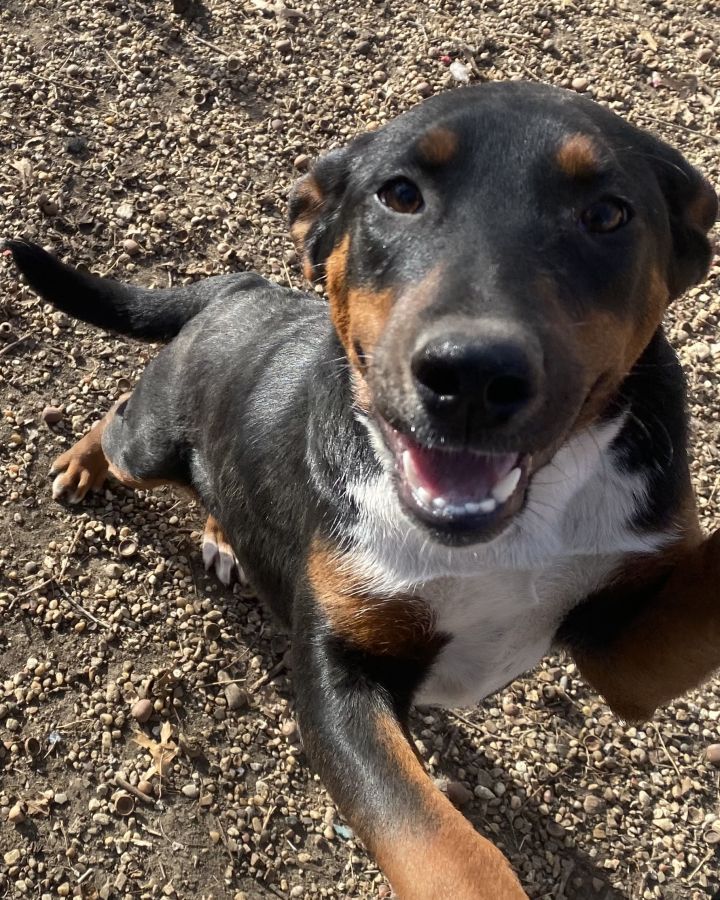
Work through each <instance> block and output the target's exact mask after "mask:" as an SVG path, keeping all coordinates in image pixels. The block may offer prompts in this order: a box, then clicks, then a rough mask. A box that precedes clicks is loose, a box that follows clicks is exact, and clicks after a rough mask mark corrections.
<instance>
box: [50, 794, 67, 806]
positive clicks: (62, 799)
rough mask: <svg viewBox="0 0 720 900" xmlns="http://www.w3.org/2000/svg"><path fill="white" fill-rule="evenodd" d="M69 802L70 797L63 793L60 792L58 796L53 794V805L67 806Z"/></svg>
mask: <svg viewBox="0 0 720 900" xmlns="http://www.w3.org/2000/svg"><path fill="white" fill-rule="evenodd" d="M67 802H68V796H67V794H65V793H63V792H62V791H58V793H57V794H53V803H57V805H58V806H65V804H66V803H67Z"/></svg>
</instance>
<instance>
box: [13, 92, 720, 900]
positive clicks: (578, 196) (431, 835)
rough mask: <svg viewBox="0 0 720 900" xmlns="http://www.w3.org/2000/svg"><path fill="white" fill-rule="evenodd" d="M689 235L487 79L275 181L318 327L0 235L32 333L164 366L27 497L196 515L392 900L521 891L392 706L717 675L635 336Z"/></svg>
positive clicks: (631, 135) (635, 163)
mask: <svg viewBox="0 0 720 900" xmlns="http://www.w3.org/2000/svg"><path fill="white" fill-rule="evenodd" d="M716 214H717V197H716V195H715V193H714V191H713V189H712V188H711V186H710V184H709V183H708V182H707V181H706V180H705V179H704V178H703V177H702V176H701V175H700V173H699V172H698V171H696V170H695V169H694V168H693V167H692V166H691V165H689V163H688V162H687V161H686V160H685V159H684V158H683V157H682V155H681V154H680V153H678V152H677V151H676V150H674V149H672V148H671V147H669V146H668V145H666V144H665V143H663V142H662V141H660V140H659V139H657V138H656V137H654V136H652V135H650V134H648V133H646V132H644V131H641V130H639V129H637V128H635V127H633V126H632V125H630V124H628V123H627V122H625V121H623V120H622V119H620V118H618V117H617V116H616V115H615V114H613V113H612V112H610V111H609V110H607V109H605V108H603V107H601V106H599V105H596V104H595V103H593V102H592V101H590V100H589V99H586V98H583V97H581V96H578V95H576V94H573V93H570V92H566V91H563V90H560V89H557V88H552V87H548V86H543V85H538V84H528V83H516V82H512V83H498V84H489V85H482V86H474V87H467V88H461V89H458V90H456V91H450V92H447V93H443V94H441V95H437V96H435V97H433V98H431V99H429V100H427V101H425V102H423V103H421V104H420V105H418V106H417V107H414V108H413V109H411V110H410V111H408V112H407V113H405V114H404V115H401V116H399V117H398V118H396V119H395V120H393V121H391V122H390V123H389V124H387V125H385V126H384V127H382V128H380V129H379V130H378V131H376V132H373V133H368V134H363V135H361V136H359V137H357V138H356V139H355V140H354V141H353V142H352V143H350V144H349V145H348V146H346V147H345V148H343V149H338V150H333V151H331V152H329V153H327V154H326V155H325V156H322V157H321V158H320V159H319V161H317V163H316V164H315V165H314V167H313V168H312V169H311V171H310V172H309V173H308V174H307V175H306V176H305V177H303V178H302V179H301V180H300V181H299V182H298V184H297V185H296V186H295V188H294V189H293V191H292V194H291V197H290V203H289V218H290V230H291V233H292V235H293V237H294V239H295V241H296V243H297V246H298V247H299V249H300V253H301V256H302V263H303V269H304V272H305V274H306V276H307V278H308V279H310V280H311V281H314V282H321V283H323V284H324V285H325V287H326V290H327V295H328V297H329V304H327V303H325V302H323V301H321V300H320V299H318V298H317V296H316V295H308V294H306V293H301V292H299V291H296V290H291V289H289V288H284V287H280V286H278V285H275V284H271V283H269V282H267V281H265V280H264V279H263V278H261V277H260V276H259V275H255V274H234V275H224V276H220V277H215V278H209V279H206V280H203V281H200V282H198V283H196V284H192V285H190V286H185V287H181V288H176V289H172V288H171V289H169V290H157V291H153V290H145V289H142V288H139V287H132V286H128V285H122V284H118V283H115V282H112V281H110V280H107V279H100V278H97V277H94V276H92V275H88V274H86V273H83V272H79V271H75V270H73V269H72V268H69V267H68V266H66V265H64V264H62V263H60V262H59V261H57V260H56V259H54V258H53V257H52V256H50V255H48V254H47V253H46V252H44V251H43V250H42V249H40V248H39V247H37V246H35V245H32V244H30V243H26V242H23V241H16V240H10V241H8V242H7V243H6V247H7V249H8V250H9V251H10V253H11V254H12V256H13V258H14V261H15V263H16V264H17V266H18V267H19V269H20V271H21V272H22V273H23V274H24V276H25V277H26V279H27V281H28V282H29V284H30V286H31V287H32V288H33V289H34V290H35V291H36V292H37V293H38V294H39V295H40V296H41V297H42V298H43V299H44V300H46V301H48V302H50V303H52V304H54V305H55V306H56V307H57V308H58V309H61V310H64V311H65V312H66V313H68V314H69V315H70V316H74V317H75V318H77V319H81V320H83V321H85V322H90V323H92V324H94V325H97V326H100V327H101V328H105V329H108V330H110V331H114V332H118V333H120V334H124V335H129V336H131V337H135V338H140V339H145V340H149V341H161V342H169V343H168V345H167V346H166V347H165V348H164V349H163V350H162V352H160V354H159V355H158V356H157V357H156V358H155V359H154V360H153V361H152V362H151V363H150V364H149V365H148V366H147V368H146V369H145V371H144V373H143V375H142V377H141V379H140V381H139V383H138V384H137V386H136V387H135V389H134V390H133V391H132V394H131V395H126V396H124V397H122V398H121V399H120V400H119V401H118V402H117V403H116V404H115V406H114V407H113V408H112V409H111V410H110V411H109V412H108V413H107V415H105V417H104V418H103V419H102V420H101V421H100V422H99V423H98V424H97V425H96V426H95V427H94V428H93V429H92V430H91V431H90V432H89V433H88V434H87V435H86V436H85V437H83V438H82V439H81V440H80V441H78V443H77V444H75V445H74V446H73V447H72V448H71V449H70V450H68V451H67V452H66V453H63V454H62V455H61V456H60V457H59V458H58V459H57V460H56V462H55V464H54V467H53V474H54V482H53V495H54V496H55V497H56V498H60V497H62V498H66V499H68V500H70V501H72V502H77V501H80V500H82V498H83V497H84V496H85V494H86V493H87V491H88V490H89V489H91V488H97V487H98V486H100V485H101V484H102V483H103V481H104V479H105V477H106V476H107V475H108V473H109V474H110V475H112V476H114V477H115V478H116V479H118V480H119V481H120V482H121V483H122V484H124V485H127V486H129V487H133V488H148V487H152V486H154V485H158V484H167V483H171V484H177V485H183V486H186V487H190V488H191V489H192V490H193V491H194V492H195V493H196V495H197V496H198V497H199V498H200V500H201V501H202V503H203V504H204V506H205V507H206V508H207V510H208V513H209V519H208V525H207V528H206V534H205V539H204V546H203V556H204V558H205V560H206V563H207V564H208V565H210V566H212V567H214V568H215V569H216V571H217V572H218V574H219V575H220V576H221V578H222V579H223V580H224V581H226V582H227V581H228V580H229V578H230V576H231V574H232V572H233V570H235V571H236V574H237V572H239V570H240V569H242V571H243V572H244V573H246V575H247V577H248V578H249V580H250V582H251V584H252V585H253V587H254V589H255V591H256V593H257V595H258V596H259V597H260V598H261V599H262V600H264V601H265V603H266V604H267V605H268V607H269V608H270V609H271V610H272V611H273V613H274V614H275V616H276V618H277V619H279V621H280V622H281V623H282V624H283V625H284V626H285V627H287V628H288V629H289V630H290V632H291V635H292V644H293V653H294V670H295V692H296V704H297V717H298V721H299V725H300V730H301V734H302V739H303V743H304V747H305V750H306V753H307V756H308V758H309V760H310V762H311V764H312V765H313V766H314V768H315V769H316V770H317V772H318V773H319V774H320V776H321V778H322V779H323V781H324V783H325V785H326V786H327V788H328V790H329V792H330V794H331V795H332V797H333V798H334V799H335V801H336V802H337V804H338V806H339V808H340V809H341V811H342V812H343V814H344V815H345V816H346V818H347V819H348V821H349V822H350V824H351V825H352V827H353V828H354V829H355V831H356V832H357V834H358V835H359V836H360V837H361V838H362V840H363V841H364V842H365V844H366V845H367V847H368V848H369V850H370V852H371V853H372V854H373V855H374V856H375V858H376V859H377V861H378V863H379V865H380V866H381V868H382V869H383V871H384V872H385V874H386V875H387V877H388V878H389V880H390V882H391V884H392V885H393V888H394V890H395V891H396V892H397V894H398V895H399V896H400V897H402V898H411V900H429V898H435V897H438V896H452V897H454V898H456V900H464V898H485V900H517V898H523V897H526V894H525V892H524V890H523V889H522V887H521V886H520V884H519V882H518V880H517V878H516V876H515V874H514V873H513V872H512V870H511V868H510V866H509V864H508V863H507V861H506V859H505V857H504V856H503V854H502V853H501V852H500V851H499V850H498V849H497V848H496V847H495V846H494V845H492V844H491V843H490V842H489V841H487V840H485V839H484V838H483V837H481V836H480V835H479V834H477V833H476V832H475V830H474V829H473V828H472V827H471V825H470V824H469V823H468V822H467V821H466V819H465V818H464V817H463V816H462V815H461V813H459V812H458V811H457V810H456V809H455V808H454V807H453V805H452V804H451V803H450V801H449V800H448V799H447V798H446V797H445V796H444V795H443V794H441V793H440V791H438V790H436V789H435V787H434V786H433V785H432V783H431V781H430V779H429V778H428V776H427V774H426V773H425V771H424V769H423V766H422V764H421V762H420V760H419V759H418V758H417V756H416V754H415V752H414V748H413V746H412V744H411V743H410V740H409V732H408V726H407V718H408V711H409V709H410V706H411V704H413V703H416V702H418V703H427V704H445V705H449V706H458V705H468V704H474V703H476V702H477V701H478V700H480V699H481V698H483V697H485V696H487V695H488V694H491V693H493V692H495V691H498V690H499V689H500V688H502V687H503V686H504V685H506V684H508V682H510V681H511V680H512V679H513V678H515V677H516V676H518V675H520V674H521V673H523V672H525V671H527V670H528V669H531V668H532V667H533V666H535V665H536V664H537V663H538V661H539V660H540V658H541V657H542V656H543V654H545V653H546V652H547V651H548V650H549V649H550V648H551V647H553V646H555V647H561V648H565V649H566V650H567V651H568V652H569V653H570V654H571V655H572V657H574V659H575V660H576V662H577V664H578V666H579V668H580V670H581V672H582V673H583V674H584V676H585V677H586V678H587V680H588V681H589V682H590V684H591V685H593V686H594V688H595V689H597V690H598V691H599V692H600V693H601V694H602V695H603V696H604V697H605V698H606V700H607V702H608V703H609V705H610V706H611V707H612V709H613V710H615V712H616V713H617V714H618V715H620V716H622V717H623V718H625V719H628V720H641V719H646V718H648V717H650V716H651V715H652V714H653V711H654V710H655V708H656V707H657V706H658V705H660V704H663V703H666V702H667V701H669V700H670V699H672V698H674V697H676V696H678V695H680V694H682V693H683V692H684V691H686V690H688V689H690V688H692V687H694V686H696V685H698V684H699V683H701V682H702V681H703V680H704V679H706V678H707V677H709V676H710V674H711V673H712V672H713V671H714V670H715V669H716V668H717V667H718V666H719V665H720V596H719V590H718V585H720V531H716V532H715V533H714V534H713V535H712V536H704V535H703V534H702V533H701V531H700V528H699V525H698V517H697V512H696V506H695V501H694V497H693V492H692V487H691V483H690V476H689V471H688V456H687V443H688V417H687V412H686V405H685V385H684V381H683V375H682V372H681V369H680V365H679V363H678V360H677V358H676V356H675V353H674V352H673V350H672V349H671V347H670V346H669V344H668V341H667V339H666V337H665V335H664V333H663V329H662V324H661V323H662V319H663V314H664V313H665V310H666V309H667V307H668V304H669V303H670V302H671V301H672V300H673V299H674V298H676V297H678V296H679V295H681V294H682V293H683V292H684V291H685V290H686V289H687V288H688V287H689V286H690V285H692V284H695V283H698V282H700V281H701V280H702V279H703V278H704V276H705V275H706V273H707V270H708V267H709V263H710V259H711V250H710V244H709V241H708V237H707V233H708V232H709V230H710V229H711V228H712V226H713V223H714V221H715V218H716Z"/></svg>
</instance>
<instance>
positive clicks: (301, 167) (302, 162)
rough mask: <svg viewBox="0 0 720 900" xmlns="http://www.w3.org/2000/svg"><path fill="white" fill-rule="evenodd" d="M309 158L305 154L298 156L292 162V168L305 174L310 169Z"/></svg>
mask: <svg viewBox="0 0 720 900" xmlns="http://www.w3.org/2000/svg"><path fill="white" fill-rule="evenodd" d="M310 162H311V160H310V157H309V156H308V155H307V153H300V154H298V155H297V156H296V157H295V159H294V160H293V166H294V167H295V168H296V169H297V170H298V172H307V170H308V169H309V168H310Z"/></svg>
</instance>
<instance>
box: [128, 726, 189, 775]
mask: <svg viewBox="0 0 720 900" xmlns="http://www.w3.org/2000/svg"><path fill="white" fill-rule="evenodd" d="M172 733H173V727H172V725H171V724H170V722H163V725H162V728H161V729H160V743H158V742H157V741H155V740H153V739H152V738H151V737H148V735H146V734H144V733H143V732H142V731H136V732H135V733H134V734H133V740H134V741H135V743H136V744H139V745H140V746H141V747H144V748H145V749H146V750H147V751H148V753H149V754H150V756H151V757H152V761H153V764H152V767H151V768H150V770H149V772H148V775H147V777H148V778H150V777H152V775H154V774H158V775H160V777H161V778H162V777H163V776H164V775H166V774H167V770H168V768H169V767H170V764H171V763H172V761H173V760H174V759H175V757H176V756H177V752H178V748H177V746H176V745H175V743H174V742H173V741H172V740H171V738H172Z"/></svg>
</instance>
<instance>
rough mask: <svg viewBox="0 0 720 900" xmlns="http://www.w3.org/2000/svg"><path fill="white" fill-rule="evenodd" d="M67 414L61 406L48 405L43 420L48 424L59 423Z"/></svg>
mask: <svg viewBox="0 0 720 900" xmlns="http://www.w3.org/2000/svg"><path fill="white" fill-rule="evenodd" d="M64 415H65V413H64V411H63V409H62V407H61V406H46V407H45V409H44V410H43V411H42V413H41V416H42V420H43V422H44V423H45V424H46V425H57V423H58V422H61V421H62V417H63V416H64Z"/></svg>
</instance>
